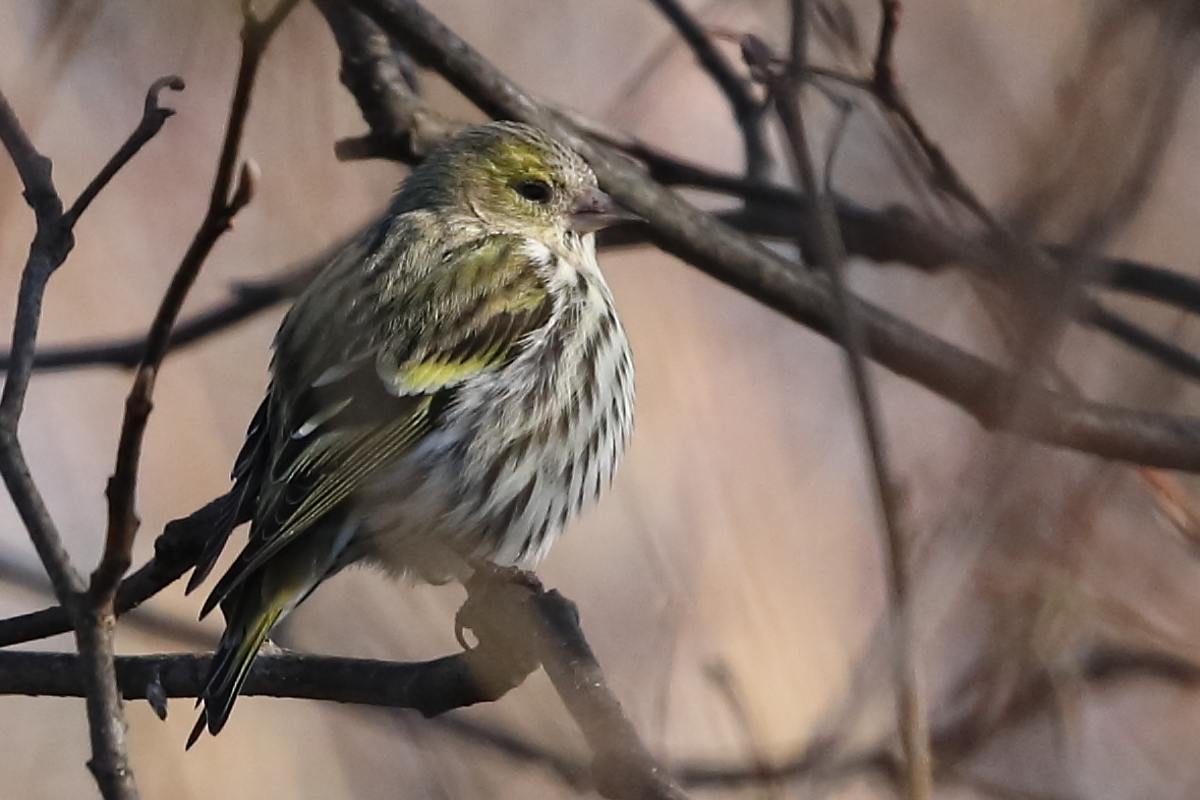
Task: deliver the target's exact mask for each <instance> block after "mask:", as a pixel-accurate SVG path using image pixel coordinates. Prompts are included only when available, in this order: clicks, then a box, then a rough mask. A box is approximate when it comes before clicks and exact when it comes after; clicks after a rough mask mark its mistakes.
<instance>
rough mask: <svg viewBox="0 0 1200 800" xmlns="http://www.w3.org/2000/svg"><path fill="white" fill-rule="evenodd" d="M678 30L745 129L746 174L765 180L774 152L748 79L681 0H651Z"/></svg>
mask: <svg viewBox="0 0 1200 800" xmlns="http://www.w3.org/2000/svg"><path fill="white" fill-rule="evenodd" d="M650 2H652V3H653V4H654V6H655V7H656V8H657V9H658V10H659V11H660V12H662V15H663V16H664V17H666V18H667V20H668V21H669V22H670V23H671V24H672V25H673V26H674V27H675V30H677V31H679V35H680V36H682V37H683V40H684V41H685V42H687V45H688V47H689V48H691V50H692V54H693V55H694V56H695V57H696V60H697V61H698V62H699V63H700V66H701V67H702V68H703V69H704V71H705V72H707V73H708V74H709V76H710V77H712V79H713V82H714V83H716V84H717V87H718V88H719V89H720V90H721V92H722V94H724V95H725V99H726V100H727V101H728V102H729V106H730V108H731V110H732V111H733V117H734V120H735V121H736V122H737V125H738V128H739V129H740V130H741V132H742V142H743V148H744V150H745V158H746V177H747V178H750V179H751V180H764V179H765V178H766V177H767V175H768V173H769V172H770V171H771V151H770V150H769V149H768V147H767V142H766V137H765V136H764V135H763V126H762V116H763V111H764V107H763V105H762V104H761V103H759V102H758V101H757V100H755V99H754V96H753V95H752V94H751V93H750V91H749V84H748V83H747V81H746V80H745V79H744V78H742V77H741V76H740V75H738V74H737V72H736V71H734V69H733V65H732V64H730V63H729V60H728V59H726V58H725V56H724V55H722V54H721V51H720V50H718V49H717V48H716V46H715V45H714V44H713V42H712V40H711V39H710V38H709V36H708V34H707V33H706V32H705V30H704V28H702V27H701V26H700V24H699V23H698V22H696V20H695V19H694V18H693V17H692V15H691V14H689V13H688V11H687V9H686V8H684V7H683V5H682V4H681V3H679V1H678V0H650Z"/></svg>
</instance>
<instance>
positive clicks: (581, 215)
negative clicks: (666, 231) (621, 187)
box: [568, 188, 645, 233]
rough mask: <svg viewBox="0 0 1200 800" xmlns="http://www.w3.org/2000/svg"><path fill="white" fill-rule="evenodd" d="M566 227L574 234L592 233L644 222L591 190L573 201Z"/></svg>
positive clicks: (593, 189)
mask: <svg viewBox="0 0 1200 800" xmlns="http://www.w3.org/2000/svg"><path fill="white" fill-rule="evenodd" d="M568 219H569V222H568V225H569V227H570V228H571V230H573V231H575V232H576V233H594V232H596V231H598V230H601V229H603V228H607V227H609V226H610V225H616V224H617V223H619V222H645V220H644V219H642V218H641V217H639V216H638V215H637V214H635V213H633V212H632V211H630V210H628V209H625V208H621V207H620V206H619V205H617V202H616V201H615V200H613V199H612V197H610V196H609V195H607V194H605V193H604V192H602V191H600V190H599V189H596V188H592V189H589V190H588V191H587V193H586V194H584V195H583V196H582V197H580V198H579V199H578V200H576V201H575V205H574V206H572V207H571V212H570V215H569V217H568Z"/></svg>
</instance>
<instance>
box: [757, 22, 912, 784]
mask: <svg viewBox="0 0 1200 800" xmlns="http://www.w3.org/2000/svg"><path fill="white" fill-rule="evenodd" d="M808 13H809V10H808V4H807V2H806V0H792V31H791V51H790V54H789V58H788V59H787V62H786V65H785V66H784V67H783V68H782V69H778V68H775V67H773V65H772V61H773V60H774V58H773V56H772V54H771V51H770V48H769V47H768V46H767V44H766V43H765V42H763V41H762V40H761V39H758V38H757V37H755V36H753V35H747V36H746V37H745V39H744V40H743V43H742V53H743V55H744V57H745V59H746V63H747V64H748V65H749V66H750V69H751V72H752V74H754V75H755V77H756V78H757V79H758V80H760V81H762V82H763V84H764V85H765V86H766V87H767V91H768V93H769V95H770V97H771V101H772V104H773V105H774V107H775V111H776V114H777V115H778V117H779V120H780V123H781V125H782V126H783V130H784V134H785V135H786V137H787V140H788V144H789V146H790V148H791V155H792V168H793V171H794V172H795V173H796V178H797V182H798V183H799V184H800V185H801V187H803V189H804V192H805V194H806V195H807V196H808V197H810V198H811V199H812V202H813V204H814V205H815V212H816V222H817V231H816V236H815V242H814V245H815V247H814V248H813V249H812V250H811V251H810V252H813V253H815V255H816V263H815V264H814V266H815V267H816V268H818V269H820V270H821V272H822V273H823V274H825V275H827V276H828V277H829V281H830V284H831V286H832V288H833V298H834V302H835V304H836V307H837V308H836V312H837V323H838V329H839V330H838V338H840V340H841V343H842V347H843V349H844V351H845V353H846V363H847V367H848V371H849V374H850V382H851V386H852V388H853V391H854V397H855V402H856V405H857V407H858V411H859V421H860V424H861V425H862V432H863V438H864V441H865V444H866V447H867V455H868V463H869V468H870V472H871V478H872V484H873V486H874V489H875V501H876V503H877V510H878V513H879V524H880V528H881V533H882V538H883V551H884V563H885V565H886V583H887V588H888V607H889V611H890V613H891V623H892V631H893V638H892V641H893V648H894V649H893V653H892V658H891V661H892V665H893V670H892V672H893V682H894V685H895V690H896V719H897V726H898V728H899V731H900V744H901V749H902V750H903V753H904V777H905V780H904V784H905V786H904V788H905V796H906V797H908V798H909V800H928V798H929V797H930V794H931V793H932V790H933V777H932V771H933V766H932V760H931V755H930V752H929V730H928V728H927V723H926V717H925V708H924V704H923V702H922V699H921V694H920V688H919V683H918V678H917V674H916V666H915V660H914V656H913V653H912V646H913V645H912V631H911V628H912V625H911V602H910V590H909V576H908V561H909V557H908V540H907V538H906V537H905V533H904V530H903V522H902V520H901V518H900V503H899V498H898V496H897V487H896V484H895V481H894V479H893V478H892V472H891V465H890V462H891V459H890V457H889V455H888V447H887V438H886V436H885V434H884V430H883V425H882V422H881V419H880V415H879V400H878V397H877V395H876V393H875V389H874V386H873V384H872V382H871V376H870V374H869V373H868V371H867V364H866V359H865V357H864V353H865V352H866V346H867V343H866V336H865V333H864V331H863V325H862V320H861V319H860V318H859V316H858V308H857V307H856V306H855V305H854V304H853V303H852V302H851V296H850V291H849V289H848V288H847V286H846V280H845V276H844V274H843V268H844V265H845V260H846V251H845V245H844V244H843V242H842V236H841V231H839V230H838V226H837V217H836V216H835V214H834V210H833V206H832V204H831V203H830V202H829V200H828V195H827V194H826V193H825V192H823V191H822V190H821V187H820V185H819V182H818V178H817V173H816V168H815V166H814V164H813V157H812V151H811V149H810V145H809V137H808V130H807V127H806V124H805V120H804V114H803V111H802V109H801V103H800V99H801V98H800V92H801V91H802V88H803V85H804V77H805V72H806V69H807V65H808V55H807V40H808ZM801 246H803V245H801Z"/></svg>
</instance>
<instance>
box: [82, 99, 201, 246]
mask: <svg viewBox="0 0 1200 800" xmlns="http://www.w3.org/2000/svg"><path fill="white" fill-rule="evenodd" d="M163 89H171V90H172V91H176V92H182V91H183V89H184V83H183V78H181V77H179V76H178V75H168V76H167V77H165V78H159V79H158V80H156V81H155V82H154V83H152V84H150V90H149V91H148V92H146V105H145V109H144V110H143V111H142V121H141V122H139V123H138V126H137V127H136V128H135V129H134V131H133V133H132V134H130V136H129V138H128V139H126V140H125V143H124V144H123V145H121V148H120V149H119V150H117V152H116V153H114V154H113V157H112V158H110V159H109V160H108V163H107V164H105V165H104V168H103V169H101V170H100V172H99V173H97V174H96V177H95V178H92V180H91V182H90V183H89V184H88V185H87V187H86V188H85V189H84V190H83V193H82V194H80V195H79V197H78V198H77V199H76V200H75V202H74V203H73V204H72V205H71V208H70V209H69V210H68V211H67V213H66V214H65V215H63V218H64V222H65V223H66V224H67V226H68V227H74V225H75V221H76V220H78V219H79V217H80V215H82V214H83V212H84V211H86V210H87V207H88V206H89V205H91V204H92V201H93V200H95V199H96V195H98V194H100V192H101V191H102V190H103V189H104V187H105V186H107V185H108V182H109V181H111V180H112V179H113V177H115V176H116V174H117V173H118V172H120V171H121V168H122V167H124V166H125V165H126V164H127V163H128V162H129V160H130V159H131V158H133V157H134V156H135V155H137V152H138V151H139V150H141V149H142V146H143V145H145V144H146V142H148V141H150V140H151V139H153V138H154V137H155V136H157V135H158V132H159V131H160V130H162V126H163V124H164V123H165V122H166V121H167V120H168V119H170V118H171V117H172V116H174V114H175V109H173V108H164V107H162V106H160V105H159V104H158V96H159V95H160V94H162V90H163Z"/></svg>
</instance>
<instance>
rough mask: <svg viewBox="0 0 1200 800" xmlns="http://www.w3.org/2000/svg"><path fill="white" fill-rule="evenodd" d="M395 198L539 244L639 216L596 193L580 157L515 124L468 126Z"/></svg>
mask: <svg viewBox="0 0 1200 800" xmlns="http://www.w3.org/2000/svg"><path fill="white" fill-rule="evenodd" d="M398 199H400V200H401V201H405V200H407V202H404V203H403V205H406V206H409V207H417V206H425V207H429V206H442V207H447V208H450V209H452V210H455V211H459V212H461V213H465V214H470V215H472V216H474V217H477V218H479V219H480V220H481V221H482V222H483V223H484V224H485V225H486V226H487V227H488V228H490V229H493V230H503V231H506V232H513V233H523V234H527V235H530V236H534V237H535V238H539V239H541V240H543V241H544V240H546V239H548V238H555V239H558V238H561V237H563V236H564V235H566V234H568V233H571V232H573V233H575V234H579V235H582V234H587V233H591V232H593V231H597V230H600V229H601V228H605V227H608V226H609V225H613V224H615V223H617V222H621V221H623V220H628V219H636V217H635V216H634V215H632V214H630V213H629V212H627V211H625V210H623V209H622V208H620V207H619V206H618V205H617V204H616V203H615V202H613V199H612V198H611V197H609V196H608V195H607V194H605V193H604V192H602V191H601V190H600V188H599V187H598V186H597V184H596V176H595V174H594V173H593V172H592V169H591V167H589V166H588V165H587V163H586V162H585V161H584V160H583V159H582V158H581V157H580V156H579V154H578V153H576V152H575V151H573V150H571V149H570V148H568V147H566V146H565V145H563V144H561V143H559V142H558V141H556V140H554V139H552V138H551V137H549V136H547V135H546V134H544V133H542V132H541V131H539V130H538V129H536V128H533V127H530V126H528V125H524V124H521V123H519V122H493V123H490V124H487V125H479V126H475V127H471V128H467V129H466V130H464V131H463V132H462V133H460V134H459V135H458V136H456V137H454V138H453V139H451V140H450V141H448V142H447V143H446V144H445V145H443V146H442V147H441V148H439V149H438V150H436V151H435V152H434V153H432V154H431V155H430V156H429V158H427V159H426V160H425V162H424V163H422V164H421V165H420V166H419V167H418V168H417V169H416V170H414V171H413V174H412V175H411V176H410V177H409V179H408V180H407V181H406V182H405V185H404V187H403V188H402V189H401V196H400V198H398Z"/></svg>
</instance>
